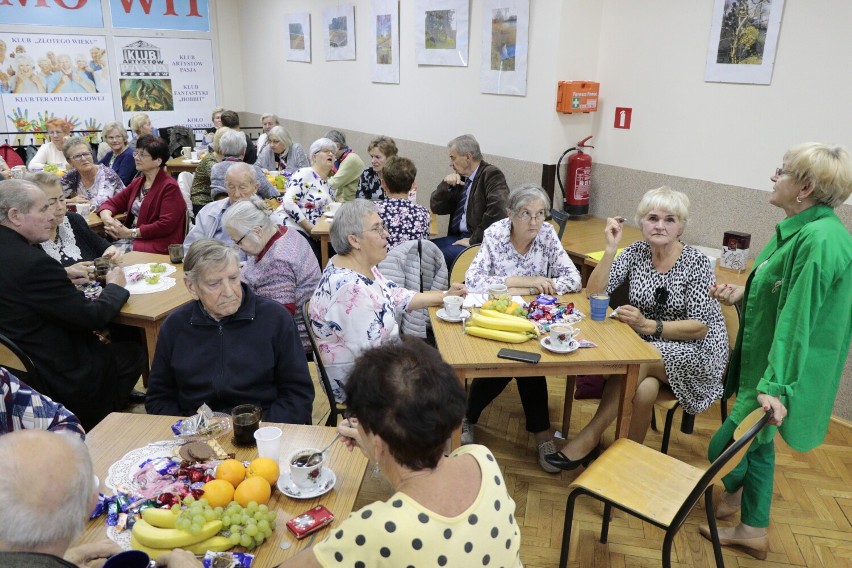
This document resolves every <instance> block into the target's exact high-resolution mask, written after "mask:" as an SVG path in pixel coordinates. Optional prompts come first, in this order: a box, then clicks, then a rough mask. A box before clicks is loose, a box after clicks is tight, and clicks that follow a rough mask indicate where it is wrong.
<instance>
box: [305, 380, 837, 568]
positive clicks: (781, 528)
mask: <svg viewBox="0 0 852 568" xmlns="http://www.w3.org/2000/svg"><path fill="white" fill-rule="evenodd" d="M514 384H515V383H514V382H512V383H511V384H510V386H509V387H508V388H507V389H506V390H505V391H504V392H503V394H502V395H500V397H498V398H497V400H495V401H494V403H493V404H492V405H491V406H490V407H489V408H488V409H487V410H486V411H485V413H483V415H482V417H481V418H480V422H479V424H478V425H477V427H476V439H477V443H481V444H485V445H487V446H488V447H490V448H491V450H492V451H493V452H494V454H495V456H496V457H497V459H498V461H499V463H500V465H501V467H502V469H503V475H504V476H505V479H506V483H507V486H508V487H509V490H510V493H511V494H512V496H513V498H514V499H515V504H516V507H517V510H516V517H517V520H518V523H519V524H520V526H521V529H522V543H521V560H522V561H523V563H524V566H526V567H527V568H545V567H546V568H551V567H553V566H557V565H558V563H559V549H560V546H561V542H562V528H563V524H564V520H565V499H566V487H567V486H568V485H569V484H570V483H571V481H572V480H573V479H574V478H575V477H576V476H577V475H579V473H580V472H581V471H582V468H580V469H578V470H575V471H573V472H562V473H559V474H548V473H545V472H543V471H542V470H541V469H540V468H539V467H538V463H537V461H536V456H535V449H534V445H533V442H532V437H531V436H529V435H528V434H527V432H526V431H525V430H524V419H523V413H522V411H521V403H520V399H519V398H518V393H517V390H516V389H515V388H514ZM564 385H565V382H564V379H559V378H549V379H548V387H549V390H550V420H551V422H552V423H553V424H558V423H560V422H561V418H562V417H561V412H562V401H563V399H562V397H563V394H564V389H565V386H564ZM317 402H318V403H317V408H316V409H315V416H316V418H317V421H319V420H320V419H322V420H324V413H323V410H322V408H321V407H322V402H323V401H317ZM596 406H597V401H575V402H574V412H573V416H572V423H571V430H572V432H576V431H578V430H579V429H580V428H581V427H582V425H584V424H585V423H586V422H587V421H588V419H589V418H590V416H591V415H592V413H593V412H594V410H595V408H596ZM315 423H316V422H315ZM719 424H720V412H719V405H718V404H716V405H714V406H713V407H711V408H710V409H709V410H708V411H707V412H705V413H704V414H702V415H700V416H698V417H697V419H696V421H695V430H694V432H693V434H691V435H686V434H683V433H681V432H680V431H679V426H680V416H679V415H678V416H677V417H676V418H675V428H674V430H675V432H673V434H672V440H671V443H670V446H669V453H670V454H671V455H673V456H675V457H677V458H678V459H681V460H683V461H686V462H688V463H691V464H693V465H695V466H697V467H701V468H704V467H706V466H707V461H706V449H707V442H708V440H709V439H710V437H711V436H712V434H713V433H714V432H715V431H716V429H717V428H718V426H719ZM569 435H570V433H569ZM612 439H613V429H612V428H611V429H610V430H609V431H608V432H607V434H606V435H605V436H604V444H605V445H606V444H609V443H611V442H612ZM660 441H661V434H659V433H656V432H653V431H651V432H649V434H648V437H647V439H646V441H645V443H646V444H648V445H649V446H651V447H653V448H659V447H660ZM391 494H392V488H391V487H390V486H389V485H388V483H387V482H386V481H384V479H382V478H381V476H378V475H374V474H372V473H371V472H368V474H367V477H366V478H365V480H364V483H363V485H362V487H361V492H360V494H359V498H358V501H357V502H356V508H358V507H361V506H363V505H365V504H367V503H370V502H372V501H374V500H376V499H386V498H387V497H389V496H390V495H391ZM602 510H603V507H602V506H600V505H598V504H597V503H596V502H595V501H593V500H591V499H588V498H582V497H581V498H580V499H578V501H577V509H576V511H575V521H574V526H573V529H572V530H573V531H574V532H573V534H572V538H571V542H572V545H571V548H572V549H571V554H570V562H569V566H571V567H572V568H591V567H599V568H622V567H645V566H648V567H650V566H660V565H661V554H660V548H661V545H662V542H663V531H662V530H660V529H658V528H656V527H654V526H652V525H650V524H647V523H643V522H641V521H638V520H637V519H635V518H633V517H629V516H628V515H626V514H625V513H621V512H618V511H617V512H616V513H615V516H614V518H613V521H612V523H611V524H610V531H609V542H608V543H607V544H601V543H600V542H598V538H599V536H600V520H601V513H602ZM704 522H705V517H704V510H703V504H699V506H698V507H696V509H695V510H694V511H693V512H692V514H691V515H690V517H689V519H688V520H687V522H686V524H685V525H684V527H683V528H682V529H681V531H680V532H679V533H678V536H677V538H676V540H675V546H674V553H673V566H676V567H687V566H695V567H703V566H708V567H709V566H714V561H713V549H712V547H711V545H710V543H709V542H708V541H705V540H704V539H703V538H702V537H701V536H700V535H699V534H698V525H699V524H702V523H704ZM735 522H738V519H737V517H734V520H733V521H720V525H721V526H726V525H729V524H733V523H735ZM724 558H725V566H727V567H733V568H737V567H742V568H755V567H762V568H768V567H773V568H774V567H784V566H807V567H809V568H818V567H826V568H828V567H835V566H849V567H852V428H849V427H848V425H846V426H844V425H841V424H839V423H837V422H832V424H831V427H830V429H829V434H828V436H827V438H826V440H825V442H824V444H823V445H822V446H821V447H819V448H818V449H816V450H814V451H812V452H809V453H807V454H801V453H798V452H794V451H793V450H791V449H790V448H789V447H788V446H787V445H786V444H784V442H783V441H782V440H781V439H780V437H779V438H776V475H775V488H774V497H773V502H772V525H771V527H770V552H769V557H768V558H767V559H766V560H765V561H758V560H755V559H754V558H752V557H751V556H748V555H747V554H745V553H744V552H739V551H736V550H732V549H727V548H726V549H725V552H724Z"/></svg>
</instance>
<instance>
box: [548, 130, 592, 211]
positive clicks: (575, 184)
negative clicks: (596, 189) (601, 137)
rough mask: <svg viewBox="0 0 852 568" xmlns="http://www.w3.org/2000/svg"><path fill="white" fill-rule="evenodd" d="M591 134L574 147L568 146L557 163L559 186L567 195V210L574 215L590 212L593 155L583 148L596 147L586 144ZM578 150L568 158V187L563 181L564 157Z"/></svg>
mask: <svg viewBox="0 0 852 568" xmlns="http://www.w3.org/2000/svg"><path fill="white" fill-rule="evenodd" d="M591 138H592V137H591V136H587V137H586V138H583V139H582V140H580V141H579V142H577V146H576V147H574V148H568V149H567V150H565V151H564V152H563V153H562V155H561V156H560V157H559V161H558V162H557V163H556V177H557V179H558V180H559V187H561V188H562V194H563V195H564V196H565V210H566V211H567V212H568V214H569V215H570V216H572V217H584V216H586V215H588V214H589V190H590V189H591V188H592V157H591V156H590V155H588V154H586V153H585V152H583V148H594V146H590V145H588V144H586V142H588V141H589V139H591ZM574 150H576V151H577V153H576V154H572V155H571V157H570V158H568V164H567V167H566V177H567V178H568V187H567V188H566V187H565V184H564V183H562V175H561V173H560V172H561V169H562V168H561V166H562V158H564V157H565V155H566V154H568V153H569V152H573V151H574Z"/></svg>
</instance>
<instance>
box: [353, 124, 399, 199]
mask: <svg viewBox="0 0 852 568" xmlns="http://www.w3.org/2000/svg"><path fill="white" fill-rule="evenodd" d="M367 151H368V152H369V153H370V167H369V168H364V171H363V172H361V177H360V178H359V179H358V191H357V192H355V197H356V198H364V199H372V200H374V201H375V200H379V199H384V198H385V192H384V191H382V183H381V182H382V168H383V167H384V165H385V162H386V161H387V160H389V159H390V158H392V157H393V156H396V153H397V152H398V150H397V148H396V142H394V139H393V138H390V137H388V136H379V137H377V138H373V139H372V140H370V145H369V146H367Z"/></svg>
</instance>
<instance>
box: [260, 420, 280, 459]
mask: <svg viewBox="0 0 852 568" xmlns="http://www.w3.org/2000/svg"><path fill="white" fill-rule="evenodd" d="M254 440H255V442H257V455H258V457H261V458H272V459H274V460H275V461H276V462H277V461H278V457H279V456H280V455H281V428H278V427H277V426H264V427H263V428H259V429H258V430H257V431H256V432H255V433H254Z"/></svg>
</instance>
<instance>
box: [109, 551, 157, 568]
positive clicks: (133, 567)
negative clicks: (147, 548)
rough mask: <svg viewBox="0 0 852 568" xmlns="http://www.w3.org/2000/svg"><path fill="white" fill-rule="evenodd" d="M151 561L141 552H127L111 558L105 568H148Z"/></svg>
mask: <svg viewBox="0 0 852 568" xmlns="http://www.w3.org/2000/svg"><path fill="white" fill-rule="evenodd" d="M150 563H151V559H150V558H149V557H148V555H147V554H145V553H144V552H142V551H141V550H125V551H124V552H119V553H118V554H116V555H115V556H110V557H109V558H108V559H107V561H106V562H105V563H104V565H103V567H104V568H148V566H149V565H150Z"/></svg>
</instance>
